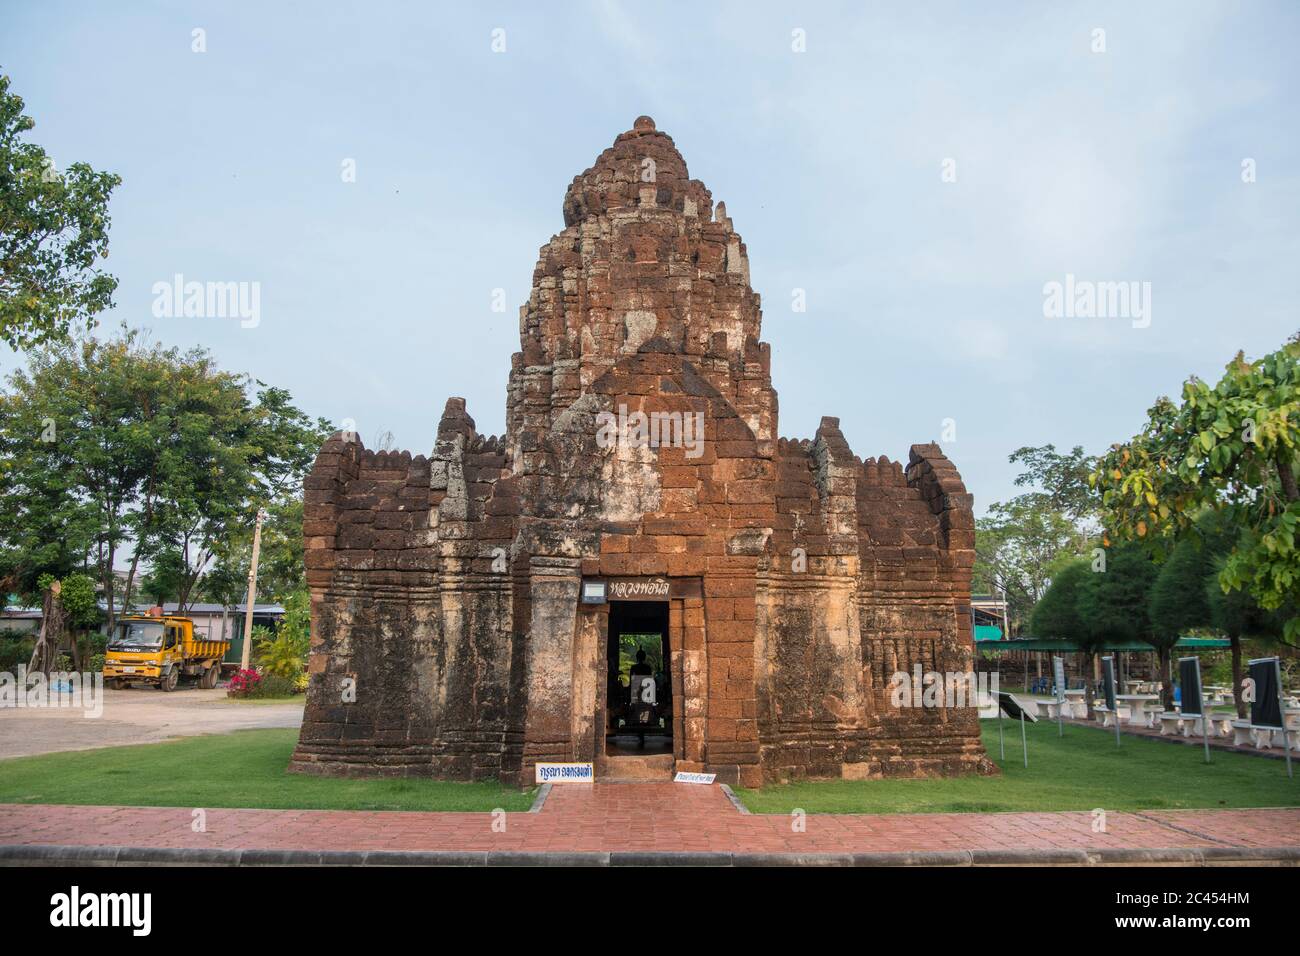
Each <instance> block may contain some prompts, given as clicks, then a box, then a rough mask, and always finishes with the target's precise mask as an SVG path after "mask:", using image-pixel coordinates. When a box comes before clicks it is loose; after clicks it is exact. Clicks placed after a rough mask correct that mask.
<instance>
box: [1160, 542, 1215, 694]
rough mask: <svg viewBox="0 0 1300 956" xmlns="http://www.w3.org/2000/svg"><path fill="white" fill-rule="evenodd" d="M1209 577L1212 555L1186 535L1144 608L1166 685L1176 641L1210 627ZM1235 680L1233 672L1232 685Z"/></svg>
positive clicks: (1171, 555)
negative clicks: (1206, 593) (1188, 633)
mask: <svg viewBox="0 0 1300 956" xmlns="http://www.w3.org/2000/svg"><path fill="white" fill-rule="evenodd" d="M1212 574H1214V553H1213V552H1212V551H1211V550H1210V547H1209V546H1208V544H1207V543H1206V542H1204V541H1201V540H1199V539H1198V538H1196V537H1192V536H1190V535H1189V536H1185V537H1183V538H1182V539H1180V540H1179V541H1178V543H1177V544H1175V545H1174V547H1173V550H1172V551H1171V552H1170V553H1169V556H1168V558H1167V559H1166V560H1165V561H1164V563H1163V564H1161V565H1160V569H1159V571H1158V572H1157V574H1156V577H1155V581H1154V582H1153V583H1152V585H1151V593H1150V597H1149V600H1148V605H1147V610H1148V617H1149V619H1150V621H1151V630H1150V636H1149V638H1148V640H1149V642H1150V643H1151V644H1152V646H1153V647H1155V649H1156V651H1157V652H1158V653H1159V655H1160V660H1161V663H1162V671H1161V673H1162V676H1163V677H1164V678H1165V683H1166V685H1168V678H1169V671H1168V669H1167V662H1168V660H1169V657H1170V654H1171V652H1172V650H1173V648H1174V645H1175V644H1177V643H1178V639H1179V638H1180V637H1182V636H1183V634H1185V633H1186V632H1187V631H1188V630H1190V629H1192V628H1196V627H1209V626H1211V619H1210V602H1209V599H1208V598H1207V597H1206V595H1205V582H1206V580H1207V579H1208V578H1209V577H1210V576H1211V575H1212ZM1235 677H1236V675H1235V672H1234V681H1233V683H1234V684H1235V683H1236V679H1235ZM1166 690H1167V691H1168V692H1167V693H1166V694H1165V695H1164V696H1165V698H1166V700H1165V705H1166V706H1167V707H1168V706H1172V705H1173V695H1172V689H1171V688H1168V686H1166Z"/></svg>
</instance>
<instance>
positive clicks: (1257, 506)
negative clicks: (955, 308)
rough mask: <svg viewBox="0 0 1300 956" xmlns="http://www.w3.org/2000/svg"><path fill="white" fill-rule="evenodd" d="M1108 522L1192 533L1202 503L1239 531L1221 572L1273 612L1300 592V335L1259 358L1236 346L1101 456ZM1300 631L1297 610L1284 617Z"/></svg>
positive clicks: (1228, 586)
mask: <svg viewBox="0 0 1300 956" xmlns="http://www.w3.org/2000/svg"><path fill="white" fill-rule="evenodd" d="M1092 480H1093V482H1094V483H1095V486H1096V487H1097V488H1098V489H1099V490H1100V491H1101V496H1102V504H1103V509H1104V515H1103V517H1104V523H1105V526H1106V528H1107V531H1108V532H1109V534H1111V535H1114V536H1116V537H1118V538H1121V539H1123V538H1128V539H1143V538H1149V537H1152V536H1158V537H1164V536H1177V535H1179V534H1182V533H1185V532H1186V531H1187V529H1188V528H1189V527H1190V526H1191V525H1192V524H1193V522H1194V521H1195V520H1197V518H1198V516H1199V515H1201V514H1203V513H1205V512H1206V511H1209V512H1212V513H1214V514H1216V516H1217V517H1218V519H1219V520H1220V523H1221V524H1222V525H1224V526H1229V527H1233V528H1235V529H1237V530H1238V531H1239V536H1238V537H1237V538H1236V539H1235V541H1234V543H1233V545H1232V547H1231V549H1230V550H1229V553H1228V556H1227V559H1226V560H1225V561H1224V563H1223V566H1222V569H1221V571H1220V573H1219V584H1220V586H1221V587H1222V588H1223V589H1224V590H1225V591H1232V590H1245V591H1246V592H1248V593H1249V594H1250V595H1251V597H1252V598H1253V599H1254V600H1255V602H1256V603H1257V604H1258V605H1259V606H1260V607H1261V608H1263V609H1265V610H1277V609H1279V608H1282V607H1283V606H1285V605H1286V604H1287V602H1288V600H1290V599H1291V598H1293V597H1294V595H1295V594H1296V592H1297V591H1298V590H1300V547H1297V541H1296V536H1297V532H1300V489H1298V488H1297V483H1298V481H1300V335H1298V336H1296V337H1295V338H1293V339H1291V341H1289V342H1288V343H1287V344H1286V345H1284V346H1283V347H1282V348H1280V349H1278V350H1277V351H1276V352H1272V353H1270V354H1268V355H1265V356H1263V357H1262V358H1259V359H1256V360H1254V361H1249V360H1247V359H1246V358H1245V356H1244V355H1242V354H1241V353H1238V354H1237V356H1236V358H1234V359H1233V360H1232V361H1231V362H1229V363H1228V366H1227V368H1226V370H1225V372H1224V375H1223V377H1222V378H1221V379H1220V380H1219V382H1218V384H1216V385H1214V386H1211V385H1209V384H1208V383H1207V382H1204V381H1201V380H1200V379H1197V378H1191V379H1189V380H1188V381H1187V382H1186V383H1185V384H1184V385H1183V393H1182V401H1181V402H1179V403H1175V402H1173V401H1171V400H1170V399H1168V398H1161V399H1159V400H1157V402H1156V403H1155V404H1154V405H1153V406H1152V407H1151V409H1150V410H1149V412H1148V417H1147V422H1146V424H1145V426H1144V427H1143V429H1142V431H1141V432H1140V433H1139V434H1137V435H1136V436H1134V437H1133V438H1132V439H1131V440H1130V441H1128V442H1125V443H1124V444H1120V445H1115V446H1113V447H1112V448H1111V450H1110V451H1109V452H1107V453H1106V454H1105V455H1104V456H1103V457H1102V459H1101V460H1100V461H1099V463H1098V466H1097V468H1096V471H1095V472H1094V474H1093V479H1092ZM1285 634H1286V637H1287V640H1289V641H1295V640H1296V639H1297V638H1300V614H1293V615H1292V616H1291V617H1290V618H1289V619H1288V620H1287V622H1286V624H1285Z"/></svg>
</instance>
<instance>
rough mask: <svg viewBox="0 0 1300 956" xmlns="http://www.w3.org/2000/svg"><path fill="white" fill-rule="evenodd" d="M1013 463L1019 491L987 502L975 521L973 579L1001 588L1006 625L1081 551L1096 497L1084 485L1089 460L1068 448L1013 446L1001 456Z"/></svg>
mask: <svg viewBox="0 0 1300 956" xmlns="http://www.w3.org/2000/svg"><path fill="white" fill-rule="evenodd" d="M1008 461H1010V462H1011V463H1012V464H1015V465H1020V466H1021V469H1022V470H1021V472H1020V474H1019V475H1018V476H1017V478H1016V485H1017V486H1018V487H1021V488H1025V489H1027V490H1026V491H1024V492H1023V493H1021V494H1019V495H1016V496H1015V497H1014V498H1012V499H1011V500H1010V501H1007V502H995V503H994V504H992V505H990V506H989V509H988V512H987V513H986V514H985V516H984V517H982V518H980V519H979V520H978V521H977V522H976V526H975V567H974V580H973V585H974V587H975V589H976V590H977V591H987V592H989V593H1001V594H1003V595H1004V596H1005V597H1006V600H1007V616H1008V618H1009V619H1010V622H1011V627H1012V630H1018V629H1020V628H1021V627H1022V626H1023V625H1024V623H1025V622H1026V621H1027V620H1028V619H1029V616H1030V614H1031V612H1032V611H1033V608H1034V606H1035V605H1036V604H1037V603H1038V601H1039V599H1041V598H1042V597H1043V595H1044V593H1045V592H1046V591H1047V588H1048V585H1049V584H1050V583H1051V578H1052V570H1053V568H1054V567H1055V566H1056V565H1057V564H1059V563H1060V561H1061V559H1062V558H1063V557H1065V556H1067V555H1071V554H1079V553H1080V552H1082V551H1084V550H1086V548H1087V545H1088V541H1089V538H1090V536H1091V535H1092V534H1093V532H1094V530H1095V525H1096V512H1097V504H1098V499H1097V496H1096V494H1095V492H1093V491H1092V490H1091V488H1090V487H1089V485H1088V475H1089V474H1090V472H1091V469H1092V467H1093V466H1094V459H1092V458H1089V457H1088V456H1086V455H1085V454H1084V453H1083V449H1082V448H1081V447H1079V446H1075V447H1074V448H1073V449H1071V450H1070V451H1069V452H1068V453H1066V454H1061V453H1059V452H1058V451H1057V450H1056V446H1055V445H1042V446H1039V447H1032V446H1026V447H1024V448H1018V449H1016V450H1015V451H1014V452H1012V453H1011V455H1010V456H1009V458H1008Z"/></svg>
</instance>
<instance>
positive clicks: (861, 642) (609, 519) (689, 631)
mask: <svg viewBox="0 0 1300 956" xmlns="http://www.w3.org/2000/svg"><path fill="white" fill-rule="evenodd" d="M563 212H564V224H565V227H564V229H563V231H561V232H560V233H559V234H557V235H556V236H554V237H553V238H552V239H551V240H550V241H549V242H548V243H547V244H546V245H545V246H544V247H543V248H542V250H541V253H540V255H539V258H538V263H537V266H536V268H535V270H534V274H533V285H532V290H531V292H530V294H529V297H528V301H527V302H526V303H525V304H524V305H523V306H522V307H521V309H520V351H519V352H518V353H516V354H515V355H514V357H513V360H512V362H511V367H510V373H509V381H508V386H507V405H506V409H507V410H506V433H505V435H503V436H501V438H496V437H484V436H481V435H479V434H478V432H477V431H476V429H475V424H474V420H473V419H472V418H471V417H470V415H469V413H468V410H467V409H466V407H465V402H464V400H463V399H458V398H453V399H450V400H449V401H448V402H447V404H446V408H445V409H444V412H443V416H442V419H441V422H440V423H439V425H438V428H437V433H436V440H435V442H434V447H433V451H432V454H430V455H429V456H428V457H427V458H425V457H424V456H416V457H412V456H411V455H410V454H409V453H406V452H402V453H384V452H380V453H373V452H368V451H366V450H364V449H363V448H362V446H361V444H360V442H359V441H358V440H357V438H356V436H355V434H347V433H338V434H336V435H335V436H333V437H332V438H331V439H330V441H329V442H327V443H326V445H325V446H324V448H322V450H321V453H320V456H319V457H318V459H317V462H316V465H315V467H314V469H313V471H312V473H311V476H310V477H309V478H308V479H307V482H306V484H305V489H306V490H305V511H304V534H305V536H306V547H307V557H306V561H307V569H308V570H307V573H308V583H309V585H310V586H311V588H312V608H313V637H312V654H311V658H310V663H309V671H310V673H311V681H310V686H309V692H308V705H307V711H306V715H305V718H304V724H303V730H302V734H301V737H300V741H299V745H298V748H297V749H296V751H295V753H294V757H293V760H292V763H291V769H293V770H296V771H300V772H309V773H330V774H354V773H357V774H397V775H431V776H439V777H448V778H455V779H480V778H486V777H493V776H496V777H501V778H502V779H505V780H507V781H509V782H512V783H516V784H524V785H527V784H531V782H532V780H533V775H532V770H533V766H534V765H535V764H537V763H539V762H553V761H579V762H591V763H592V764H593V765H594V767H595V770H596V774H597V777H599V776H601V775H602V774H605V773H608V772H610V771H611V769H612V767H613V766H614V764H615V763H616V762H617V758H613V757H611V756H609V754H607V752H606V731H607V723H608V720H609V715H610V714H611V713H613V711H614V709H615V706H616V700H615V699H614V698H616V697H617V696H618V694H619V693H621V692H620V691H619V690H618V689H617V687H616V686H614V685H612V684H611V682H610V680H608V679H607V677H608V675H609V674H610V672H611V661H610V660H609V647H610V646H611V643H610V640H609V635H610V628H611V613H612V609H613V604H611V603H609V601H608V600H605V601H591V600H584V599H583V595H584V592H585V591H587V590H589V589H585V588H584V585H585V584H599V585H601V586H604V587H606V588H607V593H609V594H613V593H614V592H618V593H623V594H625V595H647V594H649V595H652V596H653V597H655V598H656V600H659V603H661V604H662V605H663V607H664V618H663V619H664V621H666V625H665V635H664V637H665V647H666V654H665V659H664V666H665V668H666V671H667V674H666V675H665V680H666V681H668V682H669V683H670V685H671V692H670V693H669V692H668V690H667V688H666V689H665V697H670V698H671V705H670V706H665V707H664V708H663V715H662V716H663V720H664V722H665V723H666V724H667V726H668V727H669V728H670V729H671V748H672V749H671V759H670V760H668V761H667V765H669V766H670V767H671V769H674V770H689V771H702V772H712V773H716V774H717V775H718V776H719V779H721V780H723V781H726V782H732V783H741V784H744V785H747V786H757V785H760V784H761V783H762V782H764V781H765V780H778V779H790V778H797V777H802V776H818V777H825V776H833V777H874V776H888V775H895V776H919V775H930V774H951V773H962V772H970V771H978V772H988V771H989V770H990V769H991V764H989V762H988V761H987V759H986V758H985V757H984V754H983V750H982V748H981V746H980V744H979V727H978V719H977V715H976V712H975V710H974V709H973V708H972V707H970V706H966V705H964V704H960V703H959V704H956V705H945V704H944V703H943V702H942V701H941V702H940V704H939V705H938V706H917V705H914V704H913V702H912V701H911V699H910V698H908V699H907V700H906V701H903V698H901V697H900V695H899V694H897V693H894V692H893V691H894V690H895V688H896V685H897V677H898V675H899V674H900V673H905V674H908V675H911V674H912V673H913V671H914V668H915V667H920V668H921V670H922V671H923V672H924V673H927V674H929V673H933V672H936V671H937V672H938V673H940V674H943V673H945V672H947V673H952V672H965V671H969V669H970V667H971V653H972V651H971V648H972V645H971V619H970V570H971V565H972V563H973V558H974V522H973V515H972V503H971V498H970V495H968V494H967V493H966V491H965V488H964V487H963V485H962V482H961V479H960V477H959V476H958V473H957V470H956V468H955V467H954V466H953V465H952V464H951V463H950V462H949V461H948V460H947V458H945V457H944V455H943V453H942V451H941V450H940V449H939V448H938V446H937V445H933V444H924V445H914V446H913V447H912V449H911V451H910V453H909V455H908V460H907V462H906V464H903V463H901V462H900V463H896V462H891V461H890V460H889V459H888V458H885V457H880V458H879V459H877V458H868V459H866V460H865V461H864V460H863V459H861V458H858V457H857V456H856V455H855V454H854V453H853V452H852V450H851V449H850V448H849V446H848V443H847V442H846V441H845V439H844V436H843V434H842V433H841V431H840V428H839V421H838V419H835V418H829V417H828V418H823V419H822V422H821V425H820V427H819V428H818V429H817V432H816V434H815V435H814V436H813V437H812V438H811V439H803V440H795V439H778V438H777V434H778V433H777V401H776V393H775V391H774V390H773V388H772V384H771V374H770V368H771V366H770V351H769V348H768V346H767V345H766V344H764V343H762V342H760V340H759V337H760V331H761V330H760V326H761V311H760V303H759V297H758V296H757V295H756V294H755V293H754V292H753V290H752V289H751V288H750V285H749V266H748V260H747V257H746V250H745V245H744V243H743V242H742V241H741V239H740V237H739V235H738V234H737V233H736V232H735V230H734V228H733V226H732V222H731V220H730V218H728V216H727V214H726V210H725V208H724V207H723V205H722V204H721V203H718V204H717V205H716V207H715V206H714V203H713V201H712V197H711V195H710V193H709V191H708V190H707V189H706V188H705V187H704V185H703V184H702V183H700V182H699V181H697V180H693V179H691V178H690V176H689V173H688V172H687V168H686V163H685V161H684V160H683V159H682V157H681V155H680V153H678V151H677V149H676V147H675V145H674V144H673V141H672V139H671V138H670V137H669V136H667V135H666V134H665V133H662V132H659V131H658V130H657V129H656V128H655V124H654V121H653V120H651V119H650V118H649V117H640V118H639V119H638V120H637V121H636V122H635V123H634V125H633V128H632V129H631V130H629V131H628V132H625V133H623V134H621V135H619V136H618V137H617V138H616V139H615V141H614V144H613V146H611V147H610V148H609V149H606V150H605V151H604V152H603V153H601V154H600V156H599V157H598V158H597V159H596V162H595V163H594V164H593V165H592V167H591V168H590V169H588V170H587V171H586V172H584V173H582V174H581V175H579V176H577V177H575V178H574V180H573V182H572V184H571V185H570V186H569V188H568V190H567V191H566V193H565V197H564V204H563ZM638 415H640V416H643V418H642V421H643V422H644V420H645V419H649V420H651V421H655V422H657V423H658V425H660V426H662V427H656V428H654V429H653V430H652V431H651V433H650V435H649V436H647V435H646V434H645V433H644V432H638V431H637V428H636V427H633V428H631V429H628V428H627V427H625V423H626V422H627V421H628V420H629V418H631V419H632V420H634V421H635V420H636V418H637V416H638ZM611 423H614V424H613V425H612V426H611ZM647 437H648V438H649V440H648V441H647V440H645V439H646V438H647ZM918 700H919V695H918ZM900 701H902V702H900Z"/></svg>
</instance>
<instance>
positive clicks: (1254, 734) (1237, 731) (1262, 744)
mask: <svg viewBox="0 0 1300 956" xmlns="http://www.w3.org/2000/svg"><path fill="white" fill-rule="evenodd" d="M1229 725H1230V726H1231V728H1232V744H1233V746H1234V747H1242V746H1245V745H1246V744H1252V745H1253V746H1254V747H1255V749H1256V750H1267V749H1269V747H1271V746H1273V744H1274V742H1276V743H1277V745H1278V746H1279V747H1280V746H1282V745H1283V744H1282V731H1280V730H1274V729H1273V728H1271V727H1256V726H1255V725H1254V724H1252V723H1251V722H1250V721H1249V720H1230V721H1229ZM1291 747H1292V749H1300V747H1297V746H1296V740H1295V735H1294V734H1292V735H1291Z"/></svg>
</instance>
